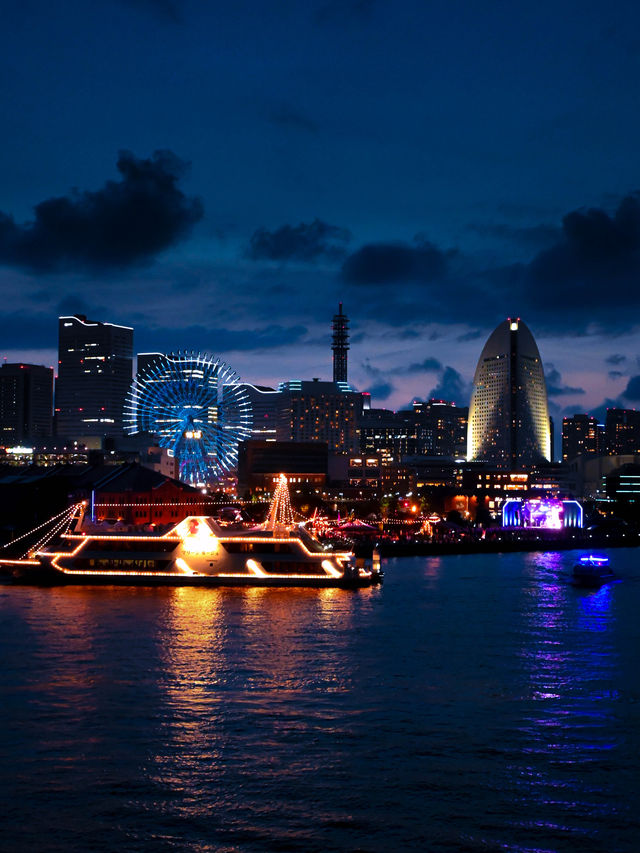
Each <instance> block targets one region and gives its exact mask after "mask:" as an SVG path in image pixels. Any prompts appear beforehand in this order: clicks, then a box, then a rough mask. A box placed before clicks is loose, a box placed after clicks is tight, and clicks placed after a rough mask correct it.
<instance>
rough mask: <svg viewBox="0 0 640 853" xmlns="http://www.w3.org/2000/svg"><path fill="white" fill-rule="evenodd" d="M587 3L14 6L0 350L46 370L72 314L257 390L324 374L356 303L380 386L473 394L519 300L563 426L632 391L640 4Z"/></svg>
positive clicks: (402, 399)
mask: <svg viewBox="0 0 640 853" xmlns="http://www.w3.org/2000/svg"><path fill="white" fill-rule="evenodd" d="M576 8H577V7H576V6H575V4H573V3H567V2H565V3H560V4H554V5H553V6H551V4H550V3H548V2H543V3H541V4H537V6H536V8H535V9H529V10H510V14H509V16H505V15H504V8H503V7H502V6H501V5H500V4H497V3H490V4H485V5H484V6H483V7H482V9H478V10H477V9H473V8H471V7H470V4H464V3H462V4H460V6H459V7H458V8H456V9H455V10H451V9H449V10H447V9H446V8H444V7H442V8H430V9H427V8H426V7H423V5H422V4H418V3H414V2H407V3H404V4H401V5H400V6H399V7H395V8H393V9H392V8H391V7H390V6H388V5H387V4H385V3H383V2H373V0H371V2H362V0H358V1H357V2H356V1H355V0H354V2H344V3H341V4H336V3H333V2H327V0H323V2H317V3H310V4H303V5H301V6H298V5H291V6H289V5H286V4H284V5H283V6H282V7H281V8H279V9H278V10H277V11H274V10H273V8H272V7H271V6H270V5H268V4H265V3H261V2H249V3H246V4H244V5H240V6H237V7H234V8H233V9H228V8H226V9H221V8H212V7H211V6H210V5H209V4H203V3H198V2H192V3H189V2H184V3H182V2H171V0H167V1H166V2H151V0H149V2H142V0H139V2H133V0H128V1H127V2H125V0H108V2H107V0H103V2H98V3H96V4H92V6H91V8H90V9H88V8H86V7H85V6H84V5H83V4H79V3H78V4H76V3H71V4H68V5H66V4H65V7H64V8H61V9H59V10H58V11H57V12H56V14H55V15H52V14H51V11H50V7H48V6H45V4H44V3H43V2H41V1H40V0H34V2H33V3H31V4H30V5H29V7H28V8H27V7H20V8H17V7H16V8H14V9H12V10H11V11H10V12H9V14H8V19H7V26H6V27H5V28H4V33H3V34H2V36H0V38H2V47H3V56H4V62H5V64H6V67H7V69H8V71H10V72H11V73H10V74H9V75H8V79H9V80H10V82H9V85H7V86H6V87H5V91H4V95H3V96H2V101H1V102H2V104H3V107H4V114H5V115H7V116H9V117H10V121H9V122H8V126H7V129H6V132H5V135H4V139H3V144H4V151H5V157H4V158H3V160H2V162H1V163H0V174H1V176H2V186H3V193H2V196H1V198H0V213H1V214H2V216H0V292H1V293H2V294H3V304H4V308H3V311H2V317H1V319H0V322H1V324H2V331H3V335H2V339H1V340H2V349H1V351H0V355H2V356H3V357H6V358H7V361H9V362H12V361H25V362H32V363H36V364H40V363H43V364H46V365H51V364H55V350H56V340H55V319H54V318H55V317H56V316H58V315H60V314H69V313H78V312H79V313H84V314H86V315H87V316H90V317H94V318H97V319H101V320H103V321H108V322H113V323H121V324H126V325H131V326H134V327H135V330H136V340H135V349H136V351H144V350H160V349H161V350H163V351H173V350H177V349H185V348H196V349H202V350H207V351H209V352H211V353H212V354H213V355H215V356H217V357H220V358H222V359H223V360H225V361H227V362H228V363H229V364H231V365H232V366H233V368H234V369H235V370H236V371H237V372H238V374H239V375H240V376H241V377H242V378H243V379H244V380H246V381H249V382H255V383H258V384H266V385H271V386H275V385H277V383H278V382H280V381H282V380H286V379H289V378H302V379H309V378H311V377H313V376H319V377H321V378H323V379H329V378H330V376H331V359H330V340H331V329H330V318H331V316H332V314H334V313H335V311H336V308H337V305H338V304H339V303H340V302H342V303H343V304H344V306H345V312H346V313H347V314H348V315H349V318H350V323H351V330H350V333H351V339H350V345H351V349H350V354H349V378H350V380H351V381H352V382H353V384H354V385H355V386H356V387H358V388H359V389H360V390H368V391H370V392H371V393H372V396H373V398H374V405H377V406H384V407H388V408H392V409H399V408H402V407H406V406H408V405H410V403H411V400H412V399H414V398H421V399H428V398H429V397H430V396H436V397H444V398H446V399H452V400H454V401H456V402H457V403H459V404H461V405H465V404H467V403H468V402H469V394H470V387H471V381H472V377H473V368H474V365H475V363H476V360H477V358H478V354H479V352H480V349H481V344H482V341H483V340H484V339H486V337H487V335H488V333H489V332H490V331H491V329H492V328H494V327H495V325H496V324H497V323H499V322H500V321H501V320H502V319H504V317H507V316H520V317H522V319H523V320H524V321H525V322H526V323H527V324H528V325H529V326H530V328H531V330H532V332H533V334H534V335H535V337H536V340H537V341H538V343H539V348H540V352H541V356H542V359H543V363H544V367H545V375H546V377H547V384H548V386H549V395H550V409H551V414H552V415H553V417H554V419H555V420H556V423H558V422H559V421H560V420H561V418H562V416H563V415H564V414H572V413H574V412H594V411H596V412H598V414H599V417H600V419H602V409H603V406H604V405H606V403H607V401H608V403H609V405H612V404H614V403H616V402H617V403H618V405H620V406H624V407H629V408H632V407H633V406H634V405H636V404H637V401H638V399H640V365H639V364H638V361H637V359H638V349H637V334H636V329H637V327H636V324H635V322H634V315H635V311H634V309H635V308H636V307H637V304H636V303H637V299H638V296H637V295H636V291H637V287H636V282H637V280H638V276H639V275H640V237H639V236H638V235H640V204H639V202H638V195H637V189H638V177H637V165H636V154H635V152H636V150H637V141H638V140H637V137H638V135H639V133H640V121H639V120H638V118H637V110H636V109H635V100H634V93H633V90H632V87H629V86H628V85H625V84H626V83H627V81H628V80H629V79H633V77H634V76H637V71H638V70H639V69H638V63H639V59H640V57H639V55H638V52H637V49H636V48H635V46H634V43H633V40H632V39H631V38H630V37H629V36H628V35H627V34H628V33H632V32H634V31H635V30H636V29H637V24H638V23H639V19H640V12H639V11H638V9H637V8H636V7H635V5H634V4H631V3H622V4H619V5H617V6H616V9H615V10H611V9H603V8H602V7H601V5H600V4H597V3H595V2H591V3H586V4H581V5H580V15H575V14H574V12H575V9H576ZM543 24H544V26H543ZM542 33H544V35H541V34H542ZM45 76H46V83H47V85H46V86H43V85H42V80H43V79H44V78H45ZM74 122H79V126H81V127H82V131H81V133H79V134H74V133H69V127H70V126H72V125H73V123H74ZM119 152H125V153H119ZM126 152H128V153H126ZM154 152H164V153H160V154H157V155H156V154H154ZM74 187H76V188H77V190H75V191H74V190H72V188H74Z"/></svg>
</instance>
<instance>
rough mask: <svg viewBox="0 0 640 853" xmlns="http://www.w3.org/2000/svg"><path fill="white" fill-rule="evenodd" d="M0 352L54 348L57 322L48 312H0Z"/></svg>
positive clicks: (1, 353) (56, 342)
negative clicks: (0, 343) (0, 340)
mask: <svg viewBox="0 0 640 853" xmlns="http://www.w3.org/2000/svg"><path fill="white" fill-rule="evenodd" d="M0 329H2V352H0V355H3V354H4V353H5V352H6V351H7V350H14V349H54V348H55V347H56V346H57V344H58V341H57V334H58V323H57V320H56V318H52V317H51V315H50V314H32V313H31V312H29V313H28V314H26V313H24V312H22V311H16V312H11V313H7V314H0Z"/></svg>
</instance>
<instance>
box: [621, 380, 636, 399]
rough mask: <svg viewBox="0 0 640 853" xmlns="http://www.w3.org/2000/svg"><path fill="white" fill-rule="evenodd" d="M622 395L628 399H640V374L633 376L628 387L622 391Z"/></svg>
mask: <svg viewBox="0 0 640 853" xmlns="http://www.w3.org/2000/svg"><path fill="white" fill-rule="evenodd" d="M622 396H623V397H626V398H627V400H640V376H632V377H631V379H630V380H629V382H628V383H627V387H626V388H625V389H624V391H623V392H622Z"/></svg>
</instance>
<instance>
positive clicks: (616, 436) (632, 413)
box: [604, 409, 640, 456]
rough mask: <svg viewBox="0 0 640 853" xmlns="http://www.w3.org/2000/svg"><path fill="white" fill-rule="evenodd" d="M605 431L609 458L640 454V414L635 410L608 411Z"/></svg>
mask: <svg viewBox="0 0 640 853" xmlns="http://www.w3.org/2000/svg"><path fill="white" fill-rule="evenodd" d="M604 431H605V442H606V448H607V451H606V452H607V454H608V455H609V456H622V455H624V454H627V453H638V452H640V412H638V411H636V410H635V409H607V416H606V419H605V424H604Z"/></svg>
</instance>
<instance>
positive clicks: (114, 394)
mask: <svg viewBox="0 0 640 853" xmlns="http://www.w3.org/2000/svg"><path fill="white" fill-rule="evenodd" d="M132 374H133V329H132V328H131V327H130V326H118V325H116V324H115V323H101V322H96V321H93V320H87V318H86V317H85V316H84V315H82V314H76V315H74V316H71V317H60V318H59V320H58V377H57V379H56V393H55V412H56V427H57V433H58V435H59V436H64V437H65V438H81V437H83V436H92V435H93V436H102V435H121V434H122V414H123V407H124V401H125V397H126V395H127V391H128V390H129V386H130V385H131V377H132Z"/></svg>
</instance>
